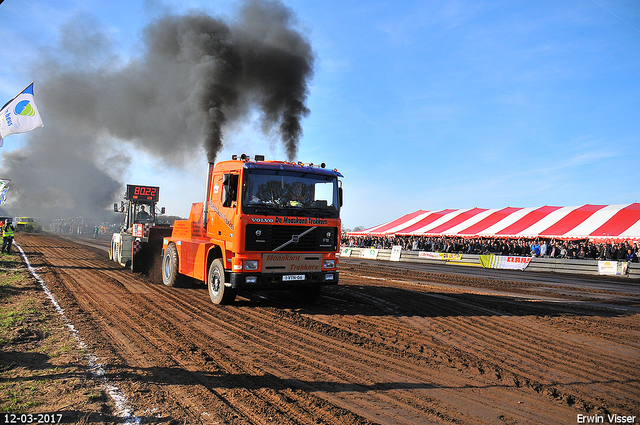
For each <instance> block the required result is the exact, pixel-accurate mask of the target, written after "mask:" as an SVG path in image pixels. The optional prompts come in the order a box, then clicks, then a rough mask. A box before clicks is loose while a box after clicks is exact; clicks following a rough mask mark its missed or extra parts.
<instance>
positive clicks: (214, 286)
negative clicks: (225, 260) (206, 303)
mask: <svg viewBox="0 0 640 425" xmlns="http://www.w3.org/2000/svg"><path fill="white" fill-rule="evenodd" d="M224 283H225V277H224V266H223V264H222V260H221V259H219V258H216V259H215V260H213V262H212V263H211V265H210V266H209V272H208V273H207V287H208V288H209V297H211V301H212V302H213V303H214V304H231V303H233V301H234V300H235V299H236V290H235V289H233V288H229V287H227V286H224Z"/></svg>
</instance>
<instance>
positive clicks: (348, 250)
mask: <svg viewBox="0 0 640 425" xmlns="http://www.w3.org/2000/svg"><path fill="white" fill-rule="evenodd" d="M352 250H353V248H342V249H341V250H340V256H341V257H351V251H352Z"/></svg>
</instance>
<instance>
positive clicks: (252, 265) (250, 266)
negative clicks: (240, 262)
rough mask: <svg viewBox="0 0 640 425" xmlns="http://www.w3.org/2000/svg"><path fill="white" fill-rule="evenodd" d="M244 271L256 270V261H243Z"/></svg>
mask: <svg viewBox="0 0 640 425" xmlns="http://www.w3.org/2000/svg"><path fill="white" fill-rule="evenodd" d="M244 269H245V270H258V260H245V262H244Z"/></svg>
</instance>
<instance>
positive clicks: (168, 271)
mask: <svg viewBox="0 0 640 425" xmlns="http://www.w3.org/2000/svg"><path fill="white" fill-rule="evenodd" d="M178 261H179V259H178V250H177V249H176V246H175V245H174V244H172V243H171V244H169V246H168V247H167V249H166V251H165V252H164V255H163V256H162V283H164V284H165V285H166V286H177V285H178V284H179V283H180V282H181V279H180V273H178V270H179V269H178Z"/></svg>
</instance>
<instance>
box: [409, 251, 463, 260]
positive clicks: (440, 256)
mask: <svg viewBox="0 0 640 425" xmlns="http://www.w3.org/2000/svg"><path fill="white" fill-rule="evenodd" d="M418 256H419V257H420V258H429V259H432V260H452V261H460V260H462V254H451V253H448V252H427V251H420V252H419V253H418Z"/></svg>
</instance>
